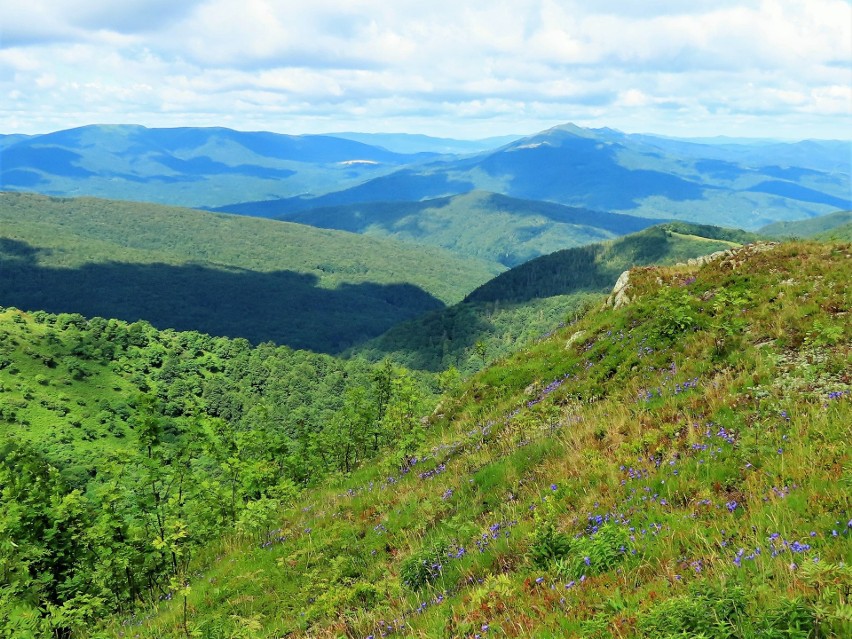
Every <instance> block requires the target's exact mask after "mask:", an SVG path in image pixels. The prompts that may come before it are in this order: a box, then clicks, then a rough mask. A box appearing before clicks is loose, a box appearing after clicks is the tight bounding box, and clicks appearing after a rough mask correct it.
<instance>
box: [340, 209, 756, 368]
mask: <svg viewBox="0 0 852 639" xmlns="http://www.w3.org/2000/svg"><path fill="white" fill-rule="evenodd" d="M756 237H757V236H755V235H752V234H749V233H744V232H742V231H736V230H731V229H722V228H719V227H710V226H701V225H695V224H685V223H669V224H664V225H660V226H655V227H652V228H650V229H646V230H644V231H640V232H639V233H635V234H632V235H628V236H626V237H624V238H620V239H617V240H614V241H611V242H607V243H599V244H591V245H588V246H583V247H577V248H570V249H565V250H562V251H557V252H555V253H552V254H550V255H545V256H542V257H539V258H537V259H534V260H531V261H530V262H527V263H526V264H522V265H520V266H517V267H515V268H513V269H512V270H510V271H506V272H505V273H502V274H500V275H498V276H497V277H496V278H494V279H493V280H490V281H489V282H487V283H485V284H483V285H482V286H481V287H479V288H478V289H476V290H475V291H473V292H472V293H470V294H469V295H468V296H467V298H465V300H464V301H462V302H460V303H458V304H455V305H453V306H450V307H448V308H445V309H440V310H436V311H431V312H429V313H426V314H424V315H423V316H420V317H416V318H414V319H412V320H408V321H406V322H402V323H400V324H398V325H396V326H394V327H393V328H391V329H390V330H388V331H387V332H386V333H384V334H383V335H381V336H379V337H377V338H375V339H373V340H371V341H369V342H366V343H365V344H361V345H359V346H357V347H355V348H354V349H353V351H352V352H354V353H357V354H358V355H361V356H364V357H367V358H368V359H372V360H379V359H381V358H382V357H386V356H390V357H391V358H392V359H394V360H395V361H398V362H400V363H403V364H404V365H405V366H408V367H410V368H418V369H425V370H431V371H440V370H444V369H446V368H449V367H450V366H454V367H456V368H458V369H459V370H460V371H462V372H464V373H471V372H473V371H476V370H479V369H480V368H481V367H482V366H483V365H484V364H485V362H486V361H488V360H491V359H495V358H497V357H502V356H505V355H507V354H509V353H511V352H513V351H515V350H517V349H518V348H520V347H521V346H523V345H524V344H527V343H529V342H531V341H533V340H535V339H538V338H540V337H541V336H542V335H545V334H547V333H550V332H551V331H553V330H554V329H556V328H557V327H558V326H560V325H564V323H565V322H567V321H570V320H571V319H572V318H574V317H576V315H577V314H578V313H581V312H582V311H583V310H584V309H585V308H587V307H588V306H589V305H592V304H594V303H596V302H598V301H599V300H600V298H601V297H602V296H603V294H604V293H606V292H608V291H609V290H610V289H611V288H612V286H613V284H614V283H615V281H616V280H617V279H618V276H619V275H620V274H621V273H622V272H623V271H625V270H627V269H629V268H631V267H634V266H641V265H646V264H674V263H676V262H684V261H686V260H688V259H690V258H694V257H698V256H700V255H707V254H710V253H713V252H715V251H720V250H721V251H723V250H727V249H729V248H731V247H732V246H739V245H740V243H743V242H748V241H753V240H754V239H756Z"/></svg>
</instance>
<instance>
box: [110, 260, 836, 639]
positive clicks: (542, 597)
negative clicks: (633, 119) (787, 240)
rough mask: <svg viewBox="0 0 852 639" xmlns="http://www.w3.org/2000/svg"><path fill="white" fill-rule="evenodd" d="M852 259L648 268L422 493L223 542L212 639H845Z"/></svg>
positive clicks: (525, 380) (395, 486) (518, 362)
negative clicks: (624, 297) (617, 305)
mask: <svg viewBox="0 0 852 639" xmlns="http://www.w3.org/2000/svg"><path fill="white" fill-rule="evenodd" d="M849 255H850V246H849V245H848V244H847V245H833V246H832V245H817V244H802V243H791V244H782V245H778V246H774V247H773V246H769V247H759V248H744V249H741V250H740V251H738V252H737V253H736V254H735V255H734V256H733V257H728V258H725V259H724V260H717V261H715V262H712V263H710V264H708V265H705V266H703V267H701V268H696V267H687V266H673V267H646V268H641V269H635V270H634V271H633V272H632V273H631V289H630V294H631V296H632V297H633V302H632V303H631V304H630V305H628V306H626V307H624V308H621V309H618V310H612V309H602V310H599V311H595V312H592V313H590V314H588V315H587V316H586V317H584V318H583V319H581V320H580V321H579V322H577V323H575V324H573V325H571V326H568V327H565V328H564V329H562V330H560V331H558V332H557V333H556V334H554V335H553V336H551V337H550V338H548V339H546V340H543V341H541V342H539V343H537V344H536V345H534V346H532V347H530V348H529V349H527V350H525V351H523V352H520V353H518V354H517V355H515V356H512V357H510V358H508V359H506V360H504V361H501V362H498V363H496V364H494V365H492V366H491V367H489V368H488V369H486V370H484V371H483V372H482V373H480V374H478V375H476V376H475V377H473V378H472V379H471V380H470V381H469V382H468V383H467V384H465V385H464V386H463V387H462V388H461V389H460V390H459V391H457V392H456V393H455V394H454V395H453V396H451V397H447V398H446V399H445V400H444V402H443V404H442V406H441V407H439V409H438V410H437V411H436V412H435V413H434V414H433V415H432V416H431V417H430V418H429V422H428V442H427V444H426V445H425V446H424V449H423V454H422V455H420V456H419V459H418V461H417V463H416V464H415V465H414V466H413V467H412V469H411V471H410V472H407V473H404V474H402V475H400V474H399V472H398V470H396V471H395V470H393V469H389V468H383V467H381V466H369V467H366V468H364V469H362V470H361V471H359V472H357V473H355V474H354V475H353V476H352V477H350V478H347V479H345V480H342V481H340V482H339V483H337V484H332V485H328V486H327V487H326V488H324V489H320V490H316V491H313V492H311V493H309V494H306V495H305V496H304V499H303V500H302V501H300V502H299V503H298V504H296V505H294V507H293V508H292V509H291V510H288V511H286V512H282V513H281V524H280V525H281V528H280V531H276V533H275V534H276V535H277V536H276V537H275V538H274V540H273V543H272V544H270V545H267V546H265V547H261V546H260V540H256V539H255V540H252V539H247V538H239V537H231V538H228V539H226V540H223V541H222V542H221V543H220V544H217V545H215V546H214V547H211V548H210V549H209V552H208V555H207V558H206V561H202V562H201V563H199V564H198V567H197V568H198V573H197V576H196V579H195V580H194V581H193V583H192V584H191V587H192V591H191V593H190V595H189V599H188V608H187V611H188V616H189V627H190V629H191V630H194V631H197V632H198V633H200V634H201V635H202V636H211V637H213V636H217V637H218V636H222V637H224V636H228V637H244V636H245V637H247V636H252V637H279V636H283V635H285V634H286V635H288V636H293V637H302V636H304V637H307V636H310V637H340V636H348V637H366V636H368V635H374V636H380V635H381V636H408V637H411V636H413V637H440V636H447V637H450V636H452V637H474V636H477V635H482V636H497V637H531V636H535V637H572V636H587V637H588V636H594V637H610V636H616V637H664V636H675V635H677V636H698V635H699V634H700V633H704V634H703V636H707V637H723V636H724V637H731V636H733V637H751V636H785V637H794V636H801V637H806V636H842V635H844V634H845V633H847V632H848V631H849V630H850V628H852V626H850V623H852V617H850V614H849V608H848V601H847V597H848V593H849V589H850V588H852V573H850V568H849V562H850V560H852V541H851V540H852V522H849V517H850V512H852V501H850V495H852V483H850V482H852V459H850V455H849V447H848V436H849V431H848V424H850V423H852V403H850V391H852V386H850V383H852V379H850V377H849V344H850V338H852V326H850V324H849V322H848V321H847V317H848V315H847V313H848V312H849V307H850V298H849V295H850V293H849V289H848V286H847V283H848V281H849V280H850V276H852V272H850V258H849ZM847 522H848V523H847ZM462 549H463V550H462ZM439 565H440V568H439V567H438V566H439ZM403 581H405V582H407V583H408V584H411V585H415V586H418V587H415V588H411V587H409V585H406V584H405V583H403ZM180 624H181V609H180V606H179V605H175V604H172V603H163V604H162V606H161V607H160V608H159V609H157V610H154V611H151V612H150V613H148V614H145V615H143V616H140V617H136V618H133V619H121V620H119V619H116V620H112V621H107V622H106V624H105V626H104V628H105V635H106V636H124V634H125V633H128V632H129V633H132V634H133V636H138V637H165V636H179V635H180V634H181V633H182V632H183V629H182V628H181V626H180ZM486 625H487V630H486V629H485V626H486ZM846 636H848V635H846Z"/></svg>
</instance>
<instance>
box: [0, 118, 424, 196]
mask: <svg viewBox="0 0 852 639" xmlns="http://www.w3.org/2000/svg"><path fill="white" fill-rule="evenodd" d="M11 137H12V136H9V138H11ZM4 147H5V148H4V149H3V162H2V173H0V188H2V189H6V190H11V189H15V190H29V191H38V192H41V193H45V194H47V195H65V196H67V195H93V196H100V197H107V198H114V199H132V200H143V201H153V202H158V203H166V204H181V205H188V206H215V205H217V204H224V203H226V202H230V201H233V200H234V199H236V198H239V197H249V198H251V197H255V198H261V197H272V196H273V195H274V196H276V197H284V196H291V195H296V194H299V193H304V192H313V193H317V192H323V191H325V190H331V189H336V188H340V186H341V185H347V184H355V183H358V182H359V181H363V180H364V179H367V178H369V177H375V176H376V175H377V174H382V173H384V172H387V171H389V170H392V169H394V168H397V167H399V166H400V165H407V164H411V163H416V162H418V161H420V160H422V159H424V158H429V157H433V156H434V155H435V154H428V153H417V154H401V153H393V152H391V151H387V150H385V149H382V148H379V147H376V146H371V145H368V144H363V143H361V142H356V141H354V140H345V139H342V138H334V137H330V136H323V135H301V136H293V135H282V134H277V133H268V132H241V131H234V130H231V129H225V128H175V129H149V128H146V127H142V126H134V125H91V126H85V127H80V128H77V129H69V130H66V131H57V132H55V133H48V134H44V135H34V136H26V137H22V136H18V137H15V138H14V139H7V141H4Z"/></svg>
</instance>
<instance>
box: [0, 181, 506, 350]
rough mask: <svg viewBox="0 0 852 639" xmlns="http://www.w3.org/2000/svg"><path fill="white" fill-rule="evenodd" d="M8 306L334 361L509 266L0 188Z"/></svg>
mask: <svg viewBox="0 0 852 639" xmlns="http://www.w3.org/2000/svg"><path fill="white" fill-rule="evenodd" d="M0 261H2V267H0V304H4V305H6V306H17V307H19V308H23V309H29V310H47V311H52V312H76V313H82V314H85V315H89V316H93V315H99V316H102V317H114V318H119V319H126V320H129V321H133V320H137V319H145V320H148V321H150V322H151V323H152V324H154V325H155V326H158V327H161V328H176V329H181V330H199V331H204V332H208V333H212V334H215V335H228V336H233V337H245V338H248V339H249V340H251V341H253V342H255V343H259V342H262V341H267V340H273V341H276V342H277V343H280V344H287V345H290V346H293V347H299V348H310V349H312V350H316V351H323V352H339V351H341V350H343V349H345V348H347V347H349V346H351V345H353V344H355V343H357V342H359V341H363V340H365V339H369V338H371V337H374V336H376V335H378V334H380V333H382V332H384V331H385V330H387V329H388V328H390V326H392V325H393V324H395V323H397V322H399V321H401V320H404V319H409V318H411V317H414V316H416V315H418V314H420V313H422V312H424V311H427V310H433V309H436V308H441V307H443V306H444V304H447V303H454V302H456V301H458V300H459V299H461V298H462V297H463V296H464V295H465V294H466V293H468V292H470V291H471V290H472V289H473V288H475V287H476V286H477V285H479V284H481V283H483V282H484V281H486V280H488V279H489V278H490V277H491V276H493V275H495V274H496V273H497V272H499V270H500V269H501V267H500V266H499V265H495V264H490V263H487V262H484V261H481V260H475V259H469V258H463V257H459V256H456V255H453V254H452V253H449V252H447V251H442V250H440V249H436V248H429V247H415V246H410V245H406V244H401V243H398V242H393V241H391V240H383V239H375V238H368V237H363V236H359V235H355V234H351V233H342V232H339V231H328V230H322V229H315V228H312V227H307V226H302V225H298V224H290V223H280V222H273V221H269V220H260V219H250V218H235V217H234V216H229V215H220V214H214V213H207V212H203V211H196V210H191V209H180V208H175V207H164V206H158V205H153V204H141V203H132V202H119V201H112V200H99V199H94V198H78V199H75V198H49V197H45V196H39V195H34V194H22V193H0Z"/></svg>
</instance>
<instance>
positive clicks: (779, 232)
mask: <svg viewBox="0 0 852 639" xmlns="http://www.w3.org/2000/svg"><path fill="white" fill-rule="evenodd" d="M850 224H852V211H835V212H834V213H829V214H828V215H820V216H818V217H812V218H808V219H806V220H797V221H795V222H775V223H773V224H768V225H767V226H764V227H763V228H761V229H760V231H758V232H759V233H760V234H761V235H766V236H768V237H774V238H782V237H783V238H789V237H814V236H816V235H821V234H826V235H830V234H831V232H832V231H834V230H835V229H837V230H838V232H839V233H841V236H840V237H838V239H846V238H845V237H844V236H843V233H844V230H843V228H844V227H847V230H846V233H847V234H848V227H849V226H850Z"/></svg>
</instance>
